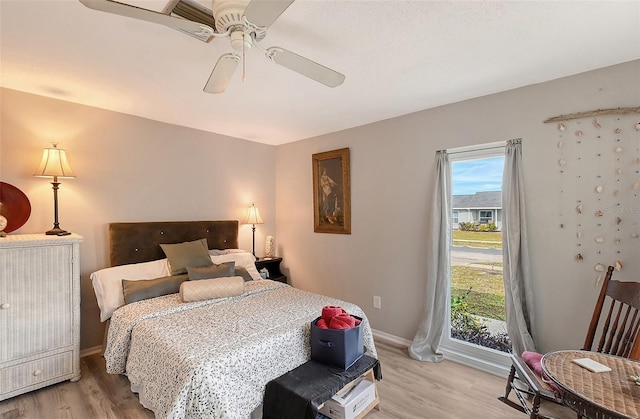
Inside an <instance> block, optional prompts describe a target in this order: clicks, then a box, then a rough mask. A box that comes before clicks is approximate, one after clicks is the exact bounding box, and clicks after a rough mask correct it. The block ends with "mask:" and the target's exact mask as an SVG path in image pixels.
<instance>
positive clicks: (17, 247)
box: [0, 234, 82, 400]
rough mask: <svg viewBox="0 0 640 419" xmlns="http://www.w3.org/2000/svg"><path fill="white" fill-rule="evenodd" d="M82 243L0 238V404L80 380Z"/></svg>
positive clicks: (78, 239) (73, 237) (18, 236)
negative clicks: (41, 389) (80, 257)
mask: <svg viewBox="0 0 640 419" xmlns="http://www.w3.org/2000/svg"><path fill="white" fill-rule="evenodd" d="M81 241H82V237H80V236H78V235H76V234H72V235H69V236H62V237H58V236H47V235H44V234H16V235H11V234H10V235H8V236H7V237H3V238H0V400H4V399H8V398H9V397H13V396H17V395H18V394H22V393H26V392H28V391H32V390H35V389H38V388H41V387H44V386H48V385H51V384H54V383H57V382H60V381H64V380H71V381H77V380H79V379H80V259H79V255H80V242H81Z"/></svg>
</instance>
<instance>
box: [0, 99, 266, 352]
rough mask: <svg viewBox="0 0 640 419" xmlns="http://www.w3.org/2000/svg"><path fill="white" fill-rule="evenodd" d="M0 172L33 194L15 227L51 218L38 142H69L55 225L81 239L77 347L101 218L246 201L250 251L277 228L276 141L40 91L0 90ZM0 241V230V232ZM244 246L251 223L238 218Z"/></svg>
mask: <svg viewBox="0 0 640 419" xmlns="http://www.w3.org/2000/svg"><path fill="white" fill-rule="evenodd" d="M0 95H1V100H2V110H1V112H2V113H1V114H0V123H1V131H0V133H1V136H0V168H1V169H2V171H1V172H0V179H2V181H3V182H7V183H10V184H12V185H14V186H16V187H18V188H20V189H21V190H22V191H23V192H24V193H25V194H26V195H27V197H28V198H29V200H30V201H31V217H30V218H29V220H28V222H27V223H26V224H25V225H24V226H23V227H22V228H20V229H19V230H17V231H16V232H15V233H42V232H44V231H46V230H49V229H50V228H51V227H52V225H53V192H52V189H51V184H50V181H49V180H48V179H42V178H34V177H33V176H32V175H33V173H35V171H36V169H37V168H38V164H39V163H40V158H41V156H42V149H43V148H45V147H51V142H52V141H57V142H59V147H60V148H64V149H66V150H67V153H68V155H69V159H70V163H71V166H72V168H73V170H74V171H75V174H76V176H77V177H76V178H75V179H61V186H60V190H59V201H60V203H59V209H60V217H59V219H60V225H61V227H62V228H64V229H67V230H69V231H72V232H74V233H78V234H80V235H82V236H84V239H85V240H84V242H83V243H82V244H81V248H80V252H81V261H80V264H81V274H82V286H81V289H82V331H81V347H82V348H91V347H93V346H97V345H100V344H101V343H102V330H103V328H102V325H101V323H100V321H99V315H98V307H97V303H96V299H95V295H94V293H93V288H92V287H91V281H90V280H89V275H90V273H91V272H93V271H95V270H97V269H101V268H105V267H107V266H108V265H109V254H108V223H110V222H117V221H167V220H216V219H235V220H240V221H241V222H242V221H243V217H246V210H247V207H248V206H249V205H251V203H252V202H255V203H256V205H258V207H259V208H260V213H261V215H262V217H263V219H264V222H265V224H263V225H259V226H258V227H257V230H256V251H257V253H258V254H259V255H260V254H262V252H263V251H264V237H265V236H266V235H275V232H276V226H275V212H276V209H275V147H273V146H267V145H263V144H258V143H253V142H249V141H244V140H239V139H236V138H229V137H225V136H222V135H217V134H212V133H208V132H203V131H198V130H194V129H190V128H184V127H180V126H176V125H170V124H164V123H160V122H156V121H151V120H148V119H144V118H139V117H135V116H130V115H125V114H120V113H116V112H111V111H105V110H101V109H97V108H92V107H88V106H83V105H78V104H74V103H70V102H64V101H60V100H54V99H48V98H44V97H42V96H35V95H31V94H26V93H21V92H17V91H14V90H8V89H1V90H0ZM0 240H1V239H0ZM239 241H240V246H241V247H242V248H245V249H251V226H249V225H242V224H241V225H240V231H239Z"/></svg>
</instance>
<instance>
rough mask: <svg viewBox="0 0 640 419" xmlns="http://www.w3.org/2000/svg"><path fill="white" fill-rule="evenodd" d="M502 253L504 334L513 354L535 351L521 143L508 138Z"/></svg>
mask: <svg viewBox="0 0 640 419" xmlns="http://www.w3.org/2000/svg"><path fill="white" fill-rule="evenodd" d="M502 211H503V220H502V249H503V250H502V252H503V262H504V266H503V278H504V292H505V304H506V314H507V333H508V334H509V338H510V339H511V343H512V346H513V353H514V354H517V355H520V354H522V352H523V351H525V350H526V351H535V344H534V342H533V337H532V331H533V327H534V318H533V293H532V291H531V275H530V273H529V272H530V270H529V251H528V248H527V223H526V213H525V202H524V185H523V177H522V144H521V140H520V139H516V140H509V141H508V142H507V147H506V150H505V159H504V173H503V178H502Z"/></svg>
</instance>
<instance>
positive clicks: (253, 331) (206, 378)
mask: <svg viewBox="0 0 640 419" xmlns="http://www.w3.org/2000/svg"><path fill="white" fill-rule="evenodd" d="M237 230H238V222H237V221H233V220H232V221H193V222H167V223H163V222H154V223H114V224H111V225H110V227H109V235H110V258H111V265H112V267H111V268H107V269H103V270H100V271H96V272H94V273H93V274H92V275H91V280H92V284H93V286H94V290H95V292H96V296H97V298H98V304H99V306H100V309H101V319H102V320H103V321H108V322H109V328H108V337H107V339H106V345H105V349H104V355H105V359H106V365H107V371H108V372H109V373H113V374H126V375H127V376H128V378H129V381H130V382H131V389H132V391H133V392H136V393H138V394H139V400H140V403H141V404H142V405H144V406H145V407H146V408H148V409H150V410H152V411H153V412H154V413H155V416H156V417H158V418H239V419H246V418H250V417H252V418H254V417H261V403H262V398H263V394H264V389H265V386H266V384H267V383H268V382H269V381H271V380H273V379H275V378H277V377H279V376H281V375H282V374H284V373H286V372H288V371H290V370H292V369H294V368H296V367H298V366H300V365H302V364H303V363H305V362H306V361H308V360H309V359H310V355H311V354H310V347H309V339H310V323H311V321H312V320H314V319H315V318H317V317H318V316H319V315H320V313H321V311H322V307H324V306H326V305H335V306H341V307H343V308H344V309H345V310H346V311H347V312H349V313H350V314H352V315H355V316H358V317H361V318H362V319H363V342H364V346H365V349H366V353H367V354H368V355H370V356H373V357H377V356H376V350H375V345H374V342H373V335H372V332H371V328H370V325H369V322H368V319H367V317H366V315H365V313H364V311H363V310H362V309H361V308H360V307H358V306H357V305H355V304H351V303H348V302H345V301H341V300H337V299H334V298H330V297H326V296H322V295H319V294H314V293H309V292H306V291H302V290H299V289H296V288H293V287H291V286H289V285H287V284H283V283H280V282H276V281H270V280H263V279H261V278H260V276H259V274H258V273H257V271H255V265H254V264H253V263H254V261H255V258H253V255H252V254H251V253H250V252H245V251H241V250H238V249H237V247H238V240H237ZM203 238H206V243H207V247H208V254H209V255H210V258H211V261H212V262H213V265H212V266H213V267H215V269H218V268H219V267H220V266H222V265H224V264H227V263H228V262H229V261H233V263H234V264H235V269H236V273H237V272H238V269H245V270H246V271H247V273H248V274H249V275H248V276H247V275H243V277H244V279H243V281H242V283H243V288H242V292H241V293H239V292H238V293H235V294H233V295H230V296H223V297H222V298H205V299H197V300H195V301H190V302H183V301H182V299H181V297H183V296H184V295H183V293H182V290H181V291H180V293H169V294H165V295H160V296H151V297H150V298H143V299H140V300H138V301H134V302H130V303H128V304H126V303H125V302H124V301H123V297H122V294H123V284H124V286H125V289H126V287H127V285H128V284H134V285H136V286H137V285H139V284H152V283H153V281H155V279H156V278H157V277H158V276H162V275H165V274H166V273H174V272H173V270H174V268H175V267H177V266H178V263H173V262H174V261H175V259H172V258H171V256H170V257H169V258H167V257H166V256H165V253H164V252H163V249H162V248H161V246H160V244H163V245H164V246H165V247H166V245H167V244H182V243H187V242H190V243H193V242H195V241H200V240H201V239H203ZM252 268H253V269H252ZM207 269H208V268H207ZM188 271H189V274H191V271H192V269H189V270H188ZM169 277H173V276H171V275H170V276H169ZM249 277H250V278H249ZM234 278H237V276H234ZM123 279H127V281H126V282H125V281H122V280H123ZM226 279H228V278H220V280H226ZM149 281H150V282H149ZM211 281H217V282H215V283H219V282H221V281H218V280H217V279H214V280H211ZM194 283H203V282H202V281H190V280H186V282H185V284H184V285H183V286H184V287H186V286H191V285H192V284H194ZM118 284H120V285H119V286H118ZM118 293H120V295H117V294H118ZM124 298H125V299H126V298H127V297H126V295H125V297H124Z"/></svg>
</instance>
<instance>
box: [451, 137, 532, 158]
mask: <svg viewBox="0 0 640 419" xmlns="http://www.w3.org/2000/svg"><path fill="white" fill-rule="evenodd" d="M516 140H522V138H513V139H512V140H509V141H516ZM506 146H507V141H505V142H504V144H502V145H495V146H489V147H482V148H469V149H468V150H460V151H447V150H446V149H445V150H438V151H444V152H446V153H447V154H449V155H451V154H460V153H470V152H474V151H484V150H496V149H499V148H505V147H506ZM471 147H472V146H471ZM465 148H466V147H465Z"/></svg>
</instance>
